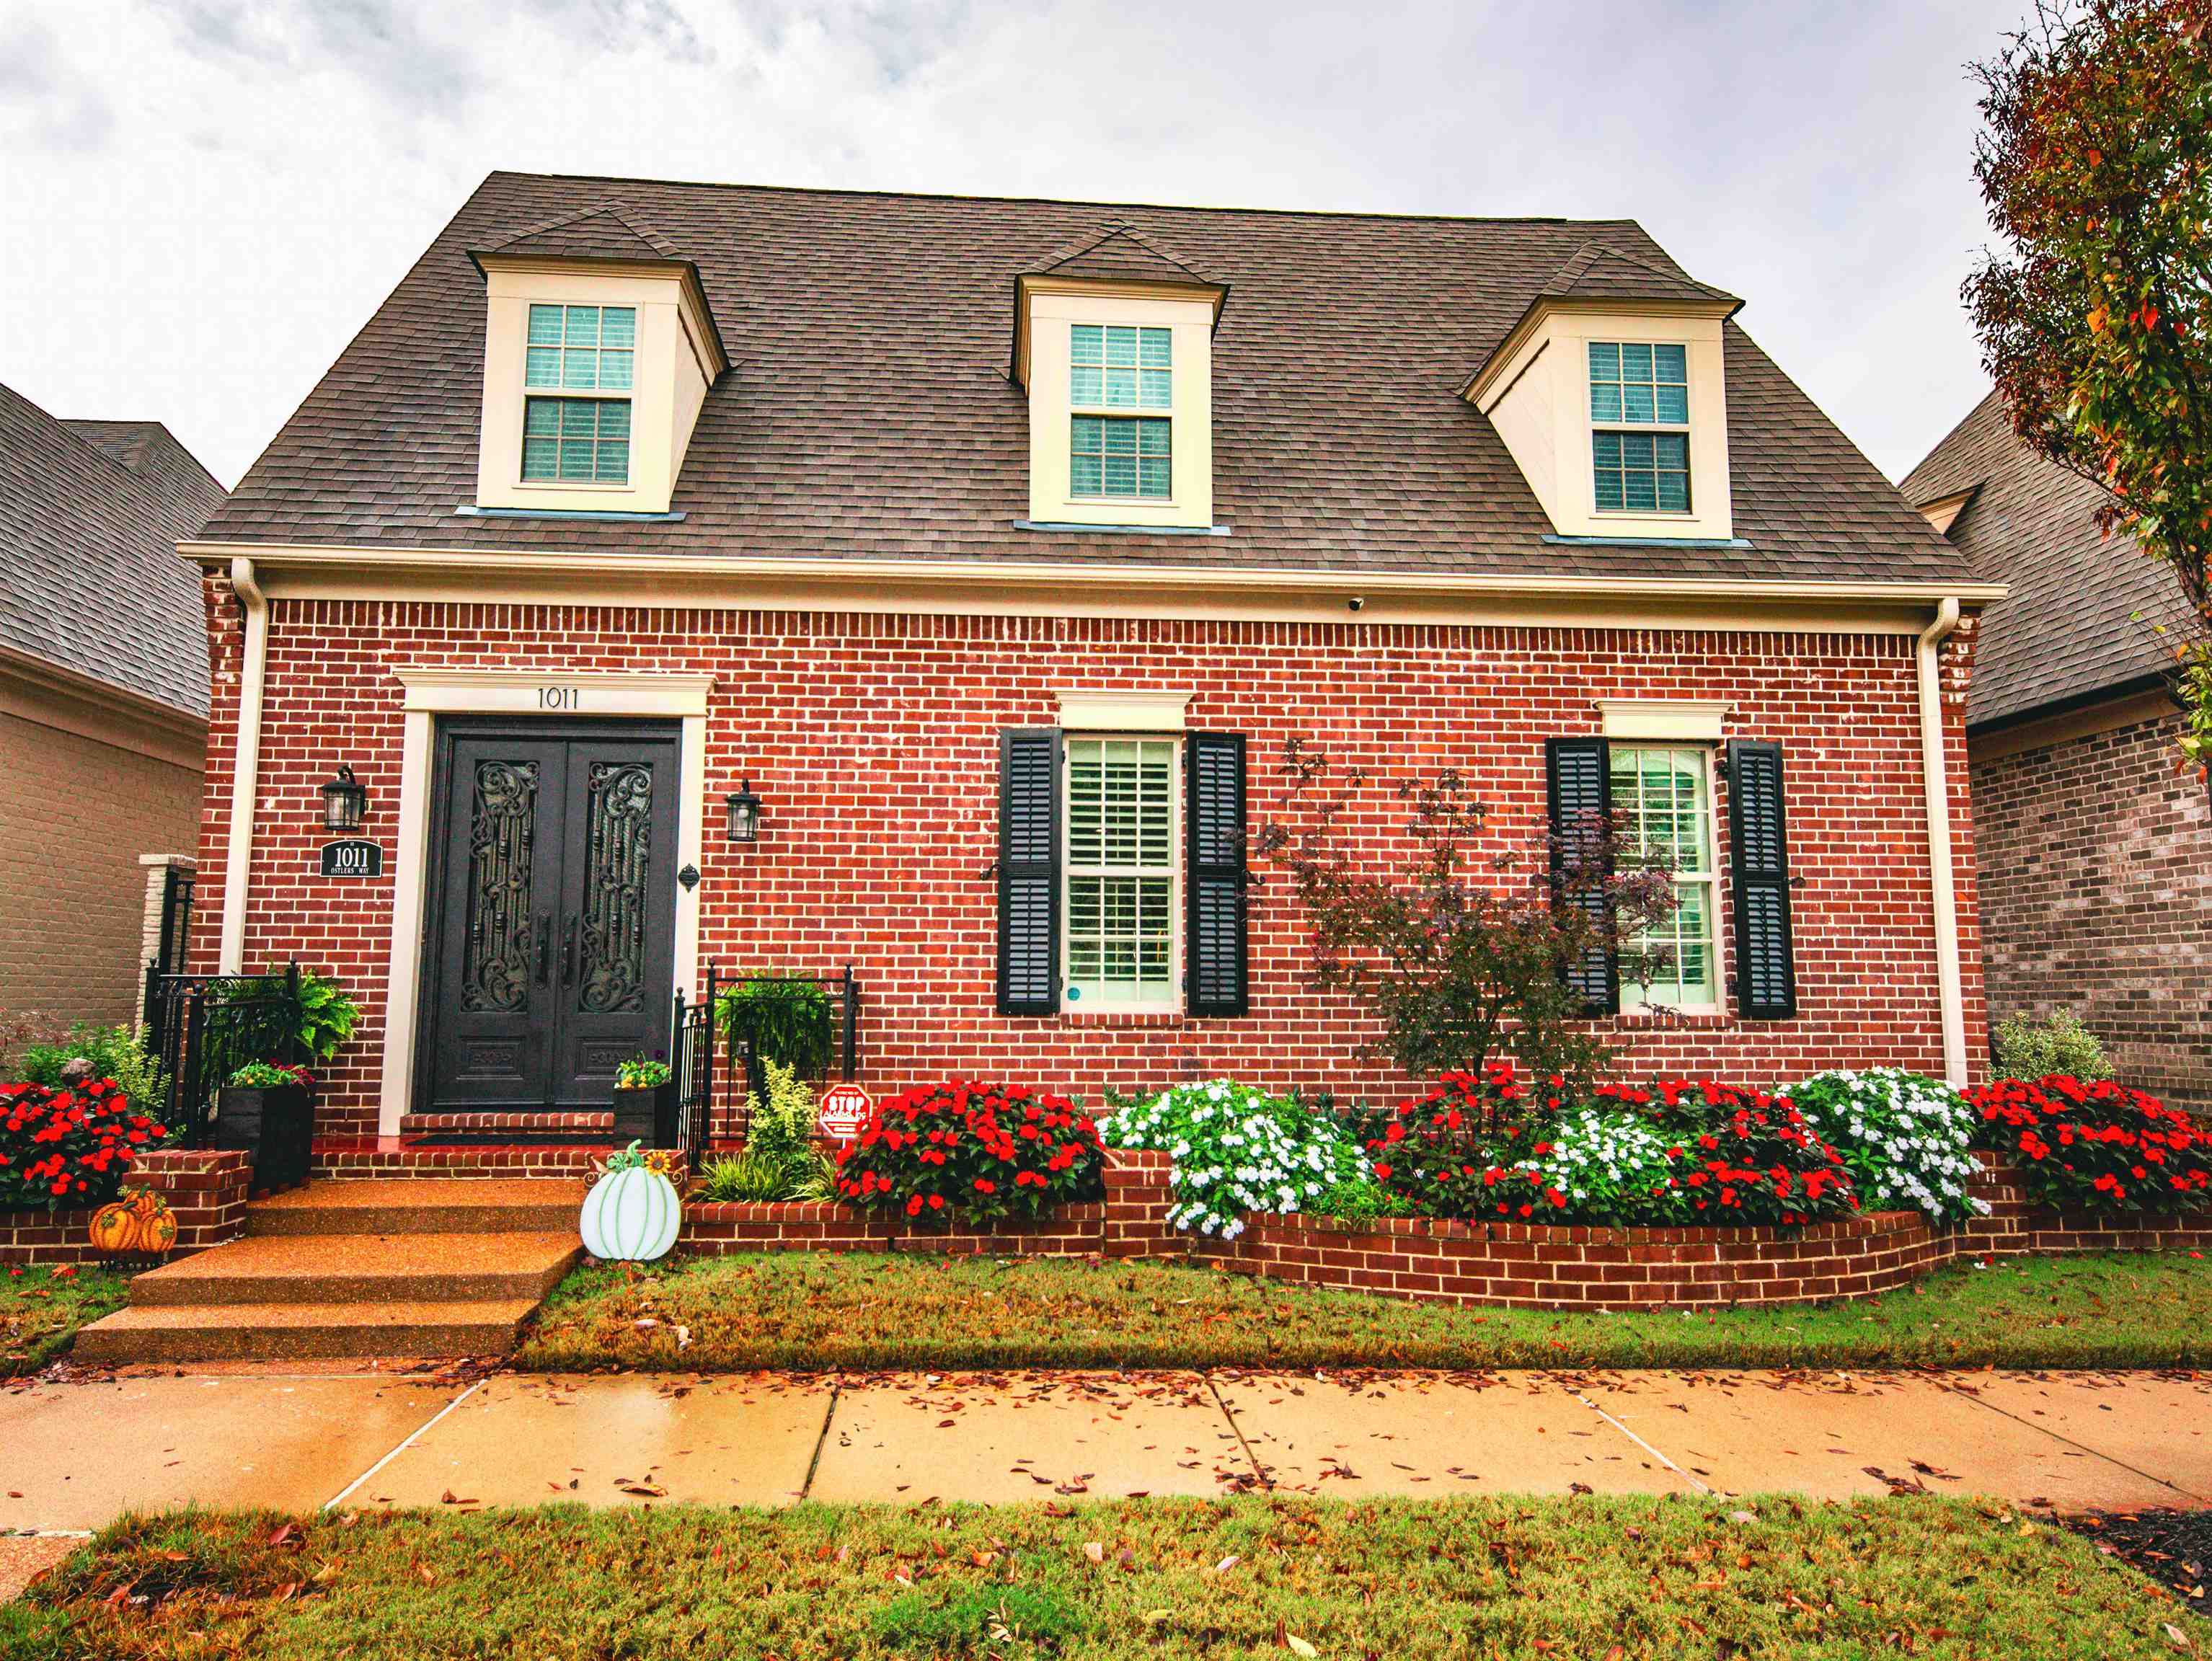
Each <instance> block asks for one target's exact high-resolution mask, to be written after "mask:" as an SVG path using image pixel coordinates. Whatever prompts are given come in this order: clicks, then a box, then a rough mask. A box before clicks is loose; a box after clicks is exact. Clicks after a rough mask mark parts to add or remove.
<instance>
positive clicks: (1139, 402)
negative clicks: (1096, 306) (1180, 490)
mask: <svg viewBox="0 0 2212 1661" xmlns="http://www.w3.org/2000/svg"><path fill="white" fill-rule="evenodd" d="M1067 377H1068V383H1067V396H1068V407H1069V409H1070V411H1071V420H1072V426H1071V429H1070V430H1071V433H1072V438H1071V441H1070V443H1069V446H1068V462H1067V477H1068V490H1069V493H1070V494H1073V495H1077V496H1104V497H1114V496H1127V497H1136V498H1139V499H1146V500H1154V501H1166V500H1168V499H1169V498H1170V496H1172V495H1173V494H1175V491H1174V488H1173V480H1174V473H1175V438H1174V431H1173V426H1174V424H1173V422H1172V421H1171V420H1170V419H1167V418H1164V417H1160V418H1152V417H1131V416H1127V415H1108V414H1106V413H1104V412H1105V411H1108V410H1112V409H1159V410H1172V409H1174V408H1175V330H1172V329H1143V328H1137V327H1133V326H1124V325H1121V324H1098V323H1079V324H1074V325H1073V327H1071V328H1070V329H1069V330H1068V369H1067Z"/></svg>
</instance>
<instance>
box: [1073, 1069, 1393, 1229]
mask: <svg viewBox="0 0 2212 1661" xmlns="http://www.w3.org/2000/svg"><path fill="white" fill-rule="evenodd" d="M1098 1134H1099V1137H1100V1139H1101V1140H1102V1141H1103V1142H1104V1143H1106V1145H1107V1146H1108V1147H1109V1148H1125V1149H1158V1150H1160V1151H1162V1152H1164V1153H1165V1154H1167V1155H1168V1156H1169V1160H1170V1168H1169V1173H1168V1186H1169V1191H1170V1193H1172V1194H1173V1195H1174V1196H1175V1203H1174V1204H1173V1205H1172V1206H1171V1207H1170V1209H1169V1211H1168V1221H1169V1222H1170V1223H1172V1224H1173V1225H1174V1226H1175V1227H1176V1228H1182V1229H1186V1230H1188V1231H1190V1232H1192V1233H1195V1234H1210V1235H1212V1236H1215V1237H1216V1238H1218V1239H1220V1240H1235V1239H1236V1238H1237V1235H1239V1234H1243V1232H1244V1217H1245V1215H1247V1214H1248V1213H1251V1212H1261V1213H1267V1214H1270V1215H1288V1214H1289V1213H1291V1212H1294V1211H1297V1210H1299V1209H1302V1208H1303V1205H1304V1202H1306V1201H1308V1200H1316V1199H1319V1198H1320V1197H1322V1195H1324V1194H1326V1193H1328V1191H1329V1190H1330V1189H1331V1188H1334V1187H1335V1186H1337V1185H1339V1184H1342V1183H1348V1182H1357V1181H1360V1180H1363V1179H1366V1178H1367V1177H1368V1176H1369V1175H1370V1173H1369V1171H1368V1167H1367V1161H1366V1160H1365V1159H1364V1158H1363V1157H1362V1156H1361V1155H1360V1153H1359V1150H1358V1148H1357V1147H1356V1146H1355V1145H1354V1144H1353V1143H1352V1138H1351V1137H1349V1136H1348V1135H1347V1134H1346V1131H1345V1130H1344V1127H1343V1126H1342V1125H1340V1124H1339V1123H1338V1122H1337V1121H1336V1119H1335V1118H1334V1117H1333V1116H1332V1115H1330V1114H1328V1113H1327V1112H1322V1111H1321V1110H1319V1109H1317V1108H1313V1107H1308V1106H1304V1105H1302V1104H1301V1103H1299V1102H1298V1101H1297V1100H1293V1099H1292V1098H1291V1097H1288V1096H1275V1095H1269V1094H1267V1092H1265V1091H1263V1090H1257V1089H1255V1088H1252V1087H1251V1086H1249V1085H1246V1084H1238V1083H1236V1082H1232V1081H1231V1080H1227V1079H1215V1080H1213V1081H1212V1082H1208V1083H1205V1084H1184V1085H1178V1086H1176V1088H1174V1089H1171V1090H1167V1091H1164V1092H1162V1093H1161V1094H1159V1095H1158V1096H1157V1097H1154V1098H1152V1100H1147V1101H1144V1102H1140V1103H1136V1104H1133V1105H1131V1106H1127V1107H1124V1108H1121V1110H1119V1111H1117V1112H1114V1113H1112V1114H1109V1116H1108V1117H1107V1118H1103V1119H1102V1120H1100V1121H1099V1125H1098Z"/></svg>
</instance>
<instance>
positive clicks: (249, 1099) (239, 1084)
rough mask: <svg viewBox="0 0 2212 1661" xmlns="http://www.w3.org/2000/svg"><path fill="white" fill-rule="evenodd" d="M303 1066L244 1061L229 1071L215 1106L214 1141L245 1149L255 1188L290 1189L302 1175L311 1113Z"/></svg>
mask: <svg viewBox="0 0 2212 1661" xmlns="http://www.w3.org/2000/svg"><path fill="white" fill-rule="evenodd" d="M313 1083H314V1079H313V1076H312V1075H310V1074H309V1073H308V1071H307V1069H306V1068H305V1067H286V1066H283V1065H281V1064H278V1063H276V1062H274V1061H249V1062H247V1063H246V1065H244V1066H243V1067H240V1069H238V1070H237V1071H235V1072H234V1073H233V1074H231V1076H230V1079H229V1082H228V1083H226V1084H225V1085H224V1086H223V1088H222V1096H221V1097H220V1098H219V1099H218V1100H217V1102H216V1116H215V1145H216V1147H218V1148H236V1149H243V1150H244V1151H245V1153H246V1155H247V1156H248V1157H249V1158H251V1159H252V1161H253V1186H254V1188H255V1189H256V1190H257V1191H258V1190H262V1189H272V1188H295V1187H297V1186H298V1185H300V1184H301V1183H303V1182H305V1181H306V1180H307V1164H308V1154H309V1145H310V1144H311V1143H313V1139H314V1131H315V1112H314V1102H313V1097H312V1096H311V1095H310V1094H309V1088H310V1087H311V1086H312V1085H313Z"/></svg>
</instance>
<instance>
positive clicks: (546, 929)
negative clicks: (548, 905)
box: [537, 912, 553, 986]
mask: <svg viewBox="0 0 2212 1661" xmlns="http://www.w3.org/2000/svg"><path fill="white" fill-rule="evenodd" d="M537 967H538V985H541V986H543V985H544V984H545V978H546V976H547V975H548V974H550V973H551V972H552V968H553V913H552V912H539V913H538V963H537Z"/></svg>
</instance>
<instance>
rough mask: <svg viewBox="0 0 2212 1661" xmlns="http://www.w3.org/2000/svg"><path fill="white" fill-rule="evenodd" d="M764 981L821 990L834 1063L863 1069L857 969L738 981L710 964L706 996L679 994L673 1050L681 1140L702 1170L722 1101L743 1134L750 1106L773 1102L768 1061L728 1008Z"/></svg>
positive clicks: (728, 1121)
mask: <svg viewBox="0 0 2212 1661" xmlns="http://www.w3.org/2000/svg"><path fill="white" fill-rule="evenodd" d="M761 981H773V982H775V983H778V984H781V985H792V984H797V985H810V986H812V987H815V988H817V989H818V990H819V991H821V993H822V994H823V997H824V998H825V999H826V1000H827V1002H828V1003H829V1021H830V1025H829V1034H830V1040H829V1046H828V1054H829V1062H828V1066H829V1067H833V1068H834V1069H835V1070H836V1074H837V1076H838V1077H840V1078H841V1079H847V1080H849V1079H851V1078H852V1077H853V1076H854V1075H855V1074H856V1073H857V1072H859V1070H860V980H859V979H858V978H857V977H856V976H855V975H854V973H853V966H852V965H851V964H849V963H848V964H847V965H846V966H845V967H844V969H843V971H842V973H837V974H834V975H782V974H777V975H738V976H726V975H724V974H723V973H721V971H720V967H719V966H718V965H715V964H712V963H710V964H708V966H707V973H706V976H705V985H704V989H703V995H702V997H699V998H698V999H697V1000H696V1001H693V1000H687V999H686V998H685V997H684V995H683V993H682V992H680V991H679V992H678V994H677V997H676V1014H675V1022H674V1029H673V1031H672V1033H671V1039H670V1044H669V1050H668V1054H669V1069H670V1071H671V1074H672V1075H673V1077H674V1081H675V1083H676V1087H677V1091H678V1116H677V1123H678V1126H679V1127H680V1128H679V1133H678V1141H679V1143H680V1144H681V1145H682V1147H683V1149H684V1155H685V1157H686V1158H687V1159H688V1160H689V1161H690V1164H691V1166H692V1167H693V1168H694V1169H696V1168H697V1167H698V1166H699V1164H700V1163H701V1161H702V1160H703V1159H704V1158H705V1156H706V1151H707V1147H708V1142H709V1139H710V1137H711V1135H712V1126H713V1123H714V1118H715V1116H716V1112H717V1106H718V1102H719V1108H720V1116H721V1122H722V1125H723V1127H724V1129H725V1131H726V1132H727V1133H728V1134H730V1135H732V1136H738V1137H742V1136H743V1135H744V1132H745V1130H746V1128H747V1126H746V1118H747V1104H748V1103H749V1102H750V1101H765V1100H767V1099H768V1068H767V1060H768V1058H767V1057H765V1056H763V1055H762V1054H759V1053H757V1051H756V1049H755V1046H753V1045H752V1044H751V1043H750V1041H748V1040H746V1039H744V1038H743V1037H740V1036H738V1035H737V1034H735V1032H734V1031H733V1030H732V1025H731V1023H730V1021H729V1020H728V1018H727V1015H726V1009H725V1003H726V1000H727V999H728V998H729V997H730V996H731V994H732V993H733V992H735V991H738V989H739V988H740V987H743V986H744V985H748V984H749V983H757V982H761ZM827 1070H828V1069H827V1068H825V1069H824V1070H823V1071H824V1073H825V1075H826V1072H827ZM810 1082H819V1081H810ZM718 1092H719V1096H718V1094H717V1093H718Z"/></svg>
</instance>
